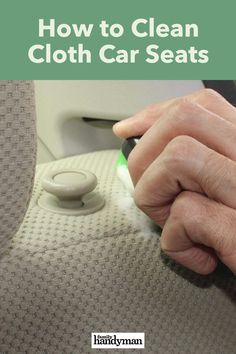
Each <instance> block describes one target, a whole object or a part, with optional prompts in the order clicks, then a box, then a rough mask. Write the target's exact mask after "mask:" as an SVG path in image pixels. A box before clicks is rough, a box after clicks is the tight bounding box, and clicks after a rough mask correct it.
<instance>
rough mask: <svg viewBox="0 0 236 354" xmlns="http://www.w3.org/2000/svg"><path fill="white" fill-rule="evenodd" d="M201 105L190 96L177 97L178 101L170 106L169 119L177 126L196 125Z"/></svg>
mask: <svg viewBox="0 0 236 354" xmlns="http://www.w3.org/2000/svg"><path fill="white" fill-rule="evenodd" d="M200 108H201V107H200V106H199V105H198V104H197V103H195V102H193V101H191V100H190V99H189V98H188V97H181V98H179V99H177V101H176V103H175V104H173V105H172V106H171V107H170V111H169V112H168V113H167V114H168V120H169V121H170V122H171V123H172V125H174V126H175V127H176V126H178V127H180V126H186V125H188V126H189V125H191V127H192V125H196V124H198V119H197V118H198V115H199V109H200Z"/></svg>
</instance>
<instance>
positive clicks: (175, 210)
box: [170, 191, 192, 220]
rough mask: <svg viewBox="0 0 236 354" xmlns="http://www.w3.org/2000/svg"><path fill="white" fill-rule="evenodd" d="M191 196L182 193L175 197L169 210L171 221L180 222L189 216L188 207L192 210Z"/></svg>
mask: <svg viewBox="0 0 236 354" xmlns="http://www.w3.org/2000/svg"><path fill="white" fill-rule="evenodd" d="M191 194H192V193H191V192H187V191H184V192H182V193H180V194H179V195H178V196H177V197H176V199H175V201H174V203H173V204H172V206H171V208H170V215H171V217H172V218H173V219H175V220H182V219H183V218H186V215H188V214H189V210H190V209H189V207H190V206H191V208H192V196H191Z"/></svg>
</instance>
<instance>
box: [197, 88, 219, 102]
mask: <svg viewBox="0 0 236 354" xmlns="http://www.w3.org/2000/svg"><path fill="white" fill-rule="evenodd" d="M199 97H200V99H203V100H206V101H216V100H217V101H218V100H222V99H223V97H222V96H221V95H220V94H219V93H218V92H217V91H215V90H213V89H210V88H206V89H204V90H202V91H201V92H200V95H199Z"/></svg>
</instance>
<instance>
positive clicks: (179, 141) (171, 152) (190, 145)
mask: <svg viewBox="0 0 236 354" xmlns="http://www.w3.org/2000/svg"><path fill="white" fill-rule="evenodd" d="M195 150H196V141H195V139H193V138H191V137H189V136H186V135H179V136H177V137H175V138H174V139H172V140H171V141H170V143H169V144H168V145H167V146H166V148H165V150H164V153H163V162H164V163H165V164H166V165H174V166H176V164H178V163H180V162H183V161H186V160H188V159H189V157H190V156H191V155H192V154H193V152H194V151H195Z"/></svg>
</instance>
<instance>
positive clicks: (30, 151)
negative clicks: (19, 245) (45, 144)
mask: <svg viewBox="0 0 236 354" xmlns="http://www.w3.org/2000/svg"><path fill="white" fill-rule="evenodd" d="M35 136H36V134H35V106H34V96H33V84H32V82H29V81H0V166H1V169H0V196H1V197H0V254H1V253H3V252H4V251H5V249H6V247H7V246H8V244H9V242H10V239H11V237H12V236H13V235H14V234H15V232H16V231H17V230H18V229H19V227H20V224H21V222H22V221H23V217H24V215H25V212H26V209H27V206H28V203H29V199H30V196H31V189H32V185H33V178H34V174H35V168H34V167H35V160H36V159H35V150H36V144H35V142H36V138H35Z"/></svg>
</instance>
